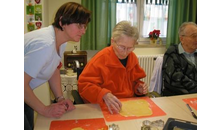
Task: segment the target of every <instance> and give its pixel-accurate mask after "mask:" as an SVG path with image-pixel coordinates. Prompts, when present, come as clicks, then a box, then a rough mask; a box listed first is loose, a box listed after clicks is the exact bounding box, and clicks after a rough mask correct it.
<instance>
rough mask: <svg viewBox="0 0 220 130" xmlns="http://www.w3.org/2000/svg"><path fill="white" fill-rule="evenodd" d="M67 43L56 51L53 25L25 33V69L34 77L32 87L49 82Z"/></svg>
mask: <svg viewBox="0 0 220 130" xmlns="http://www.w3.org/2000/svg"><path fill="white" fill-rule="evenodd" d="M65 48H66V43H64V44H62V45H61V46H60V48H59V54H57V51H56V37H55V31H54V27H53V26H52V25H50V26H48V27H45V28H42V29H40V30H36V31H33V32H30V33H26V34H25V35H24V71H25V72H26V73H27V74H28V75H30V76H31V77H32V78H33V79H32V80H31V82H30V84H29V85H30V86H31V88H32V89H35V88H36V87H38V86H40V85H41V84H43V83H45V82H47V81H48V80H49V79H50V78H51V76H52V75H53V73H54V71H55V70H56V68H57V66H58V65H59V63H60V61H61V59H62V56H63V53H64V51H65Z"/></svg>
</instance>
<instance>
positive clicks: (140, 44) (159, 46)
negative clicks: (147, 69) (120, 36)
mask: <svg viewBox="0 0 220 130" xmlns="http://www.w3.org/2000/svg"><path fill="white" fill-rule="evenodd" d="M164 47H166V45H165V44H162V45H160V44H143V43H138V44H137V45H135V48H164Z"/></svg>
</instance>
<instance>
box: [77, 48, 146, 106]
mask: <svg viewBox="0 0 220 130" xmlns="http://www.w3.org/2000/svg"><path fill="white" fill-rule="evenodd" d="M145 76H146V74H145V72H144V70H143V69H142V68H141V67H140V65H139V63H138V59H137V57H136V55H135V54H134V53H133V52H131V53H130V54H129V55H128V59H127V65H126V68H125V67H124V66H123V65H122V63H121V62H120V60H119V59H118V57H117V56H116V54H115V53H114V50H113V48H112V46H110V47H106V48H104V49H103V50H101V51H100V52H98V53H97V54H96V55H95V56H94V57H93V58H92V59H91V60H90V61H89V62H88V64H87V65H86V67H85V68H84V70H83V72H82V73H81V75H80V77H79V80H78V90H79V93H80V95H81V97H82V98H83V100H84V101H85V102H90V103H99V104H102V103H103V99H102V98H103V96H104V95H105V94H106V93H109V92H111V93H112V94H113V95H115V96H116V97H117V98H119V99H120V98H129V97H134V96H135V95H134V94H137V95H141V94H140V93H138V91H137V87H138V83H143V82H142V81H140V79H141V78H144V77H145Z"/></svg>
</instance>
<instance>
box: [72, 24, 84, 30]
mask: <svg viewBox="0 0 220 130" xmlns="http://www.w3.org/2000/svg"><path fill="white" fill-rule="evenodd" d="M74 24H76V25H77V27H78V29H80V30H82V29H84V30H86V29H87V25H86V24H81V23H74Z"/></svg>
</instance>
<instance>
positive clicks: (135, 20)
mask: <svg viewBox="0 0 220 130" xmlns="http://www.w3.org/2000/svg"><path fill="white" fill-rule="evenodd" d="M168 3H169V0H117V11H116V17H117V18H116V23H118V22H120V21H122V20H128V21H131V23H132V25H135V26H137V27H138V29H139V32H140V37H139V43H150V42H149V38H148V34H149V32H151V31H153V30H154V29H156V30H160V33H161V34H160V38H161V39H162V40H163V43H165V41H166V39H165V38H166V33H167V19H168ZM138 14H140V15H138Z"/></svg>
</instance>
